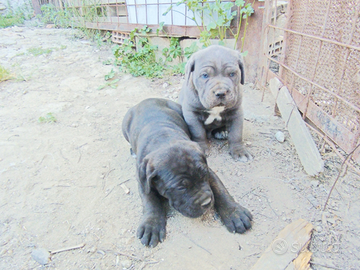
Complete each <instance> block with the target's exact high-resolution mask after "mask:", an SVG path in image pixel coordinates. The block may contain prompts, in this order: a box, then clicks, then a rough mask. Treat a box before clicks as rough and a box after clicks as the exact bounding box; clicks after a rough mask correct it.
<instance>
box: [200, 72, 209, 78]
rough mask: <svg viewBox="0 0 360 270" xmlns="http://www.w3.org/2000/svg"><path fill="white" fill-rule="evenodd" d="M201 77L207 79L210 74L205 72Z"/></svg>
mask: <svg viewBox="0 0 360 270" xmlns="http://www.w3.org/2000/svg"><path fill="white" fill-rule="evenodd" d="M201 77H202V78H203V79H207V78H209V74H207V73H204V74H202V75H201Z"/></svg>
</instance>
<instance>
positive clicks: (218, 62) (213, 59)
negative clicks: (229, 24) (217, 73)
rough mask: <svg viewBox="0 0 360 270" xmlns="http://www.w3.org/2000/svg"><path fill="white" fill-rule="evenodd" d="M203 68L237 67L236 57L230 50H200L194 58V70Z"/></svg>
mask: <svg viewBox="0 0 360 270" xmlns="http://www.w3.org/2000/svg"><path fill="white" fill-rule="evenodd" d="M204 68H215V69H226V68H236V69H238V68H239V63H238V57H237V55H235V54H234V53H232V52H229V51H224V50H210V51H208V52H206V51H205V52H202V53H201V55H199V56H198V57H197V59H196V60H195V70H200V69H204Z"/></svg>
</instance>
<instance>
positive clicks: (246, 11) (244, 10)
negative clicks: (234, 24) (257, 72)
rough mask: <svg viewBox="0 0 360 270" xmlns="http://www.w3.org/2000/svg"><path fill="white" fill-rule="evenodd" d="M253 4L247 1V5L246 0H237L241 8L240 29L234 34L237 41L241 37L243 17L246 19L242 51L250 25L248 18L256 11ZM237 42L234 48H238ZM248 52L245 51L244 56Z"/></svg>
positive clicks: (236, 3) (236, 2)
mask: <svg viewBox="0 0 360 270" xmlns="http://www.w3.org/2000/svg"><path fill="white" fill-rule="evenodd" d="M253 4H254V2H253ZM253 4H251V3H247V4H246V5H245V1H244V0H236V1H235V5H236V6H238V7H239V9H240V14H239V24H238V30H237V32H236V34H235V35H234V37H235V40H236V43H237V41H238V39H239V35H240V28H241V22H242V19H245V29H244V34H243V36H242V38H241V52H243V50H244V42H245V35H246V30H247V27H248V24H249V23H248V18H249V17H250V16H251V14H253V13H254V9H253V7H252V5H253ZM236 43H235V45H234V49H236ZM246 54H247V51H246V52H243V55H244V56H246Z"/></svg>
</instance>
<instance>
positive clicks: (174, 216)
mask: <svg viewBox="0 0 360 270" xmlns="http://www.w3.org/2000/svg"><path fill="white" fill-rule="evenodd" d="M30 48H35V51H39V49H51V52H49V53H46V54H41V55H38V56H35V55H33V54H31V53H30V52H31V51H34V49H33V50H29V49H30ZM109 59H113V58H112V55H111V50H110V49H109V47H106V46H104V47H101V48H97V47H96V46H94V45H93V44H91V43H90V42H88V41H85V40H80V39H77V38H76V33H75V32H74V31H73V30H59V29H39V28H9V29H2V30H0V64H1V65H3V66H5V67H6V68H8V69H10V70H11V71H12V72H13V74H14V75H15V76H16V78H17V79H16V80H10V81H6V82H2V83H0V234H1V235H0V269H41V268H56V269H164V270H165V269H175V270H180V269H196V270H198V269H237V270H242V269H244V270H245V269H250V268H251V266H252V265H253V264H254V263H255V262H256V261H257V260H258V258H259V257H260V256H261V254H262V252H263V251H264V250H265V249H266V248H267V246H269V245H270V244H271V242H272V240H273V239H274V238H275V237H276V235H277V234H278V233H279V232H280V231H281V230H282V229H283V228H284V227H285V226H286V225H287V224H289V223H291V222H292V221H295V220H298V219H299V218H303V219H306V220H308V221H310V222H311V223H312V224H313V225H314V227H315V229H316V231H314V234H313V240H312V243H311V250H312V251H313V252H314V257H316V258H318V259H319V261H320V262H321V263H317V264H316V265H313V269H326V268H322V267H321V266H319V264H324V263H331V262H332V263H333V264H334V265H335V267H337V268H336V269H354V270H355V269H360V261H359V259H360V248H359V247H360V227H359V224H360V200H359V195H360V184H359V177H358V176H357V175H356V174H354V173H353V172H352V171H350V170H349V171H348V172H347V174H346V175H345V177H344V178H342V179H341V181H340V182H339V184H338V185H337V188H336V190H335V191H334V193H333V195H332V198H331V200H330V202H329V207H328V209H327V211H326V212H325V213H322V211H321V208H322V206H323V204H324V202H325V199H326V197H327V194H328V192H329V189H330V187H331V184H332V183H333V181H334V179H335V177H336V174H337V170H338V168H339V166H340V162H339V160H338V158H337V157H336V155H335V154H334V153H333V152H332V151H331V149H329V148H328V147H323V148H322V150H321V154H322V156H323V158H324V160H325V167H326V168H325V172H324V174H322V175H321V176H319V177H317V178H312V177H308V176H307V175H306V174H305V172H304V171H303V169H302V166H301V164H300V162H299V159H298V157H297V154H296V152H295V150H294V146H293V145H292V142H291V138H289V137H288V133H287V131H286V129H285V124H284V122H283V120H282V119H281V118H280V117H277V116H274V113H273V105H274V101H273V98H272V97H271V95H270V94H269V93H265V100H264V102H261V94H262V93H261V92H260V91H259V90H257V89H252V88H251V87H250V86H251V84H247V85H246V86H245V87H244V96H245V98H244V107H245V119H246V121H245V134H244V136H245V141H246V144H247V145H248V147H249V149H250V151H251V152H252V153H253V155H254V156H255V159H254V160H253V161H252V162H250V163H245V164H244V163H240V162H235V161H234V160H232V158H231V157H230V155H229V154H228V146H227V144H226V142H218V141H214V142H212V148H211V154H210V157H209V158H208V163H209V165H210V167H211V168H212V169H214V170H215V171H216V172H217V174H218V175H219V177H220V178H221V179H222V180H223V182H224V184H225V185H226V186H227V188H228V189H229V191H230V193H231V194H232V195H233V196H234V198H235V199H236V200H237V201H238V202H239V203H241V204H243V205H244V206H245V207H247V208H248V209H250V210H251V211H252V213H253V216H254V224H253V229H252V230H251V231H249V232H247V233H246V234H244V235H234V234H231V233H229V232H228V231H227V230H226V228H225V227H224V226H223V225H222V224H221V222H220V221H219V218H218V217H217V216H216V214H215V213H214V212H212V213H210V214H207V215H206V216H204V217H202V218H199V219H189V218H186V217H183V216H182V215H181V214H179V213H177V212H175V211H173V210H171V209H170V211H169V214H168V222H167V238H166V240H165V242H164V243H162V244H159V245H158V246H157V247H156V248H153V249H151V248H146V247H143V246H142V245H141V243H140V241H139V240H138V239H136V237H135V232H136V229H137V226H138V222H139V219H140V216H141V212H142V207H141V202H140V197H139V194H138V190H137V183H136V178H135V160H134V159H133V158H131V156H130V152H129V145H128V143H127V142H126V141H125V139H124V138H123V136H122V134H121V122H122V119H123V116H124V114H125V113H126V111H127V110H128V108H130V107H131V106H133V105H135V104H136V103H138V102H139V101H141V100H143V99H145V98H148V97H163V98H170V99H176V98H177V94H178V92H179V90H180V87H181V83H182V81H183V79H182V78H181V76H174V77H170V78H166V79H162V80H154V81H151V80H147V79H145V78H134V77H132V76H131V75H129V74H123V73H119V72H118V73H117V75H116V76H115V77H116V78H118V79H120V81H119V83H118V85H117V87H116V88H115V89H113V88H111V87H105V88H103V89H102V90H98V87H99V86H101V85H103V84H104V83H105V81H104V75H106V74H107V73H109V71H110V70H111V68H114V67H113V66H110V65H104V64H103V61H106V60H109ZM48 113H51V114H52V116H53V117H54V118H55V119H56V122H54V123H51V122H44V121H43V122H41V121H39V120H40V119H41V117H44V118H45V119H46V115H47V114H48ZM279 130H280V131H283V132H284V133H285V135H286V140H285V142H284V143H279V142H278V141H277V140H276V139H275V138H274V134H275V133H276V132H277V131H279ZM317 143H319V144H322V142H321V141H317ZM127 189H128V190H129V192H128V193H127ZM81 243H85V244H86V245H85V247H83V248H81V249H78V250H73V251H67V252H62V253H58V254H55V255H53V256H52V261H51V262H50V263H49V264H47V265H46V266H41V265H39V264H38V263H37V262H36V261H34V260H33V259H32V258H31V255H30V254H31V252H32V251H33V250H34V249H35V248H39V247H41V248H46V249H48V250H51V251H53V250H56V249H59V248H64V247H71V246H74V245H78V244H81ZM274 269H275V268H274Z"/></svg>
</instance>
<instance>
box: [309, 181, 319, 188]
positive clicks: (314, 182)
mask: <svg viewBox="0 0 360 270" xmlns="http://www.w3.org/2000/svg"><path fill="white" fill-rule="evenodd" d="M310 185H311V186H312V187H317V186H319V181H315V180H314V181H311V182H310Z"/></svg>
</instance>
